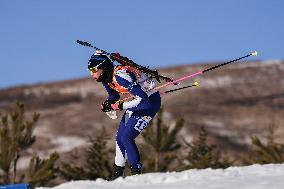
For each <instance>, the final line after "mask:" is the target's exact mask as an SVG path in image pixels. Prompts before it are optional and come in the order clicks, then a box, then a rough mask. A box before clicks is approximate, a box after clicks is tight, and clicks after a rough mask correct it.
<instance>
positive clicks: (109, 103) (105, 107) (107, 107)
mask: <svg viewBox="0 0 284 189" xmlns="http://www.w3.org/2000/svg"><path fill="white" fill-rule="evenodd" d="M101 110H102V111H103V112H110V111H114V110H123V103H122V102H120V101H117V102H115V101H113V100H106V101H104V103H102V105H101Z"/></svg>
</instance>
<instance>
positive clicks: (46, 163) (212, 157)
mask: <svg viewBox="0 0 284 189" xmlns="http://www.w3.org/2000/svg"><path fill="white" fill-rule="evenodd" d="M24 110H25V109H24V105H23V104H21V103H19V102H18V103H17V104H16V108H15V110H14V111H13V112H11V113H7V114H6V115H1V124H0V184H8V183H19V182H23V181H25V182H28V183H31V184H33V185H34V186H49V185H50V183H51V181H52V180H53V179H56V178H61V179H62V178H63V179H65V180H66V181H70V180H95V179H97V178H104V179H105V178H107V177H108V176H109V175H110V174H111V170H112V164H113V159H114V158H113V156H114V151H113V149H112V148H108V147H107V141H108V140H109V137H108V135H107V132H106V131H105V130H104V129H102V130H101V132H100V134H99V135H98V136H97V137H94V138H92V137H90V138H89V141H90V146H89V147H88V148H87V149H86V150H85V152H84V154H82V156H83V158H84V159H85V161H84V164H83V165H80V166H79V165H77V166H75V165H72V164H70V163H69V164H68V163H64V162H60V161H59V154H58V153H56V152H54V153H52V154H50V155H49V157H48V158H47V159H41V158H40V157H39V156H37V154H34V155H33V157H32V158H31V159H30V162H29V167H28V169H27V170H26V171H25V172H24V173H21V174H20V175H18V172H17V164H18V160H19V159H20V158H21V157H22V154H23V152H24V150H26V149H28V148H29V147H31V145H32V144H34V142H35V141H36V137H35V136H34V135H33V130H34V128H35V126H36V123H37V122H38V120H39V117H40V115H39V114H38V113H34V114H33V115H32V118H31V120H26V118H25V114H24ZM183 127H184V120H183V119H182V118H178V119H177V120H175V124H174V125H171V126H170V125H169V124H167V123H165V122H164V119H163V110H161V111H160V112H159V113H158V115H157V116H156V118H155V119H154V120H152V121H151V122H150V125H149V126H148V128H146V129H145V131H144V132H143V133H142V139H143V143H142V144H140V145H143V147H142V148H140V149H141V156H142V159H143V160H142V162H143V166H144V171H143V172H144V173H145V172H166V171H182V170H187V169H204V168H213V169H218V168H227V167H229V166H232V165H234V160H229V159H228V158H227V157H226V156H225V155H224V154H223V153H222V150H220V148H219V147H218V146H216V145H214V144H210V143H209V142H208V132H207V131H206V129H205V128H204V127H202V128H200V132H199V136H198V138H196V139H194V140H193V141H186V140H185V139H183V138H182V136H181V133H180V131H181V130H182V128H183ZM251 143H252V147H253V150H252V153H251V154H250V155H248V156H246V157H244V158H243V159H242V162H243V165H250V164H255V163H259V164H266V163H283V162H284V145H283V144H277V143H275V142H274V140H273V136H272V135H270V140H269V141H268V142H267V143H266V144H264V143H263V142H262V141H261V140H260V139H259V138H258V137H256V136H253V137H251Z"/></svg>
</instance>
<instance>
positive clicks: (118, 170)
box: [107, 164, 125, 181]
mask: <svg viewBox="0 0 284 189" xmlns="http://www.w3.org/2000/svg"><path fill="white" fill-rule="evenodd" d="M124 168H125V167H120V166H117V165H115V164H114V165H113V173H112V175H111V176H110V177H109V178H108V179H107V180H108V181H112V180H115V179H117V178H118V177H123V173H124Z"/></svg>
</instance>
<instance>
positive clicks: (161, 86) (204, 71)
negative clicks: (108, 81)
mask: <svg viewBox="0 0 284 189" xmlns="http://www.w3.org/2000/svg"><path fill="white" fill-rule="evenodd" d="M249 56H257V51H254V52H252V53H250V54H247V55H245V56H243V57H240V58H237V59H234V60H231V61H228V62H225V63H223V64H218V65H216V66H212V67H210V68H207V69H205V70H201V71H198V72H196V73H193V74H191V75H186V76H183V77H181V78H179V79H176V80H174V81H171V82H168V83H165V84H164V85H160V86H158V87H155V88H154V89H153V90H158V89H160V88H163V87H166V86H168V85H171V84H175V83H178V82H180V81H183V80H186V79H189V78H192V77H196V76H198V75H201V74H204V73H206V72H208V71H211V70H214V69H216V68H219V67H221V66H225V65H227V64H230V63H233V62H236V61H238V60H241V59H244V58H247V57H249Z"/></svg>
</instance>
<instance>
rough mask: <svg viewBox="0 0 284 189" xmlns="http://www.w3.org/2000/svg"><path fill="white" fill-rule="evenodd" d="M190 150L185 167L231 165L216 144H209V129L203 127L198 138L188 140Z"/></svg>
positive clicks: (199, 167)
mask: <svg viewBox="0 0 284 189" xmlns="http://www.w3.org/2000/svg"><path fill="white" fill-rule="evenodd" d="M185 143H186V145H187V147H189V152H188V154H187V156H186V165H185V169H204V168H214V169H217V168H226V167H229V166H230V165H231V162H229V161H228V160H227V159H222V157H221V155H220V153H219V152H218V151H217V149H216V148H217V147H216V146H215V145H208V144H207V131H206V130H205V128H204V127H202V128H201V131H200V134H199V137H198V140H195V141H193V142H192V143H188V142H186V141H185Z"/></svg>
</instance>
